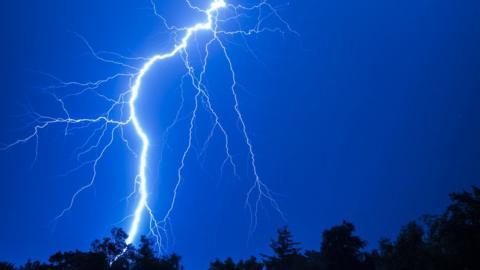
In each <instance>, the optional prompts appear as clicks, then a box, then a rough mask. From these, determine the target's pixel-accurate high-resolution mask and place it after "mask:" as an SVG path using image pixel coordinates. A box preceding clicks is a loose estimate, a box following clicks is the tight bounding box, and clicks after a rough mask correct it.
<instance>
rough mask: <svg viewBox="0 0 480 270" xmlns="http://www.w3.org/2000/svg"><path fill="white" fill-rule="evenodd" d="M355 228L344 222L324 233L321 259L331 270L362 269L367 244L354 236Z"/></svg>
mask: <svg viewBox="0 0 480 270" xmlns="http://www.w3.org/2000/svg"><path fill="white" fill-rule="evenodd" d="M354 231H355V226H353V224H352V223H350V222H346V221H344V222H343V223H342V224H341V225H338V226H334V227H332V228H331V229H329V230H325V231H324V232H323V240H322V244H321V248H320V257H321V260H322V263H323V265H324V266H325V267H326V269H329V270H351V269H360V268H361V267H362V262H363V258H364V253H363V252H362V249H363V248H364V247H365V245H366V243H365V241H363V240H362V239H360V237H358V236H355V235H353V232H354Z"/></svg>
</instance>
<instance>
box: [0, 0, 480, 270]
mask: <svg viewBox="0 0 480 270" xmlns="http://www.w3.org/2000/svg"><path fill="white" fill-rule="evenodd" d="M276 3H282V2H276ZM158 10H159V12H160V13H162V14H164V15H165V17H166V18H167V19H169V20H170V21H172V22H174V23H176V24H182V22H184V21H186V22H188V23H191V22H192V21H193V20H194V19H192V14H191V13H189V12H188V11H187V9H186V8H185V5H183V4H179V1H173V0H172V1H162V3H161V4H159V5H158ZM279 10H280V13H281V14H282V15H283V16H284V18H285V19H286V20H287V21H288V22H289V23H290V25H291V26H292V27H293V28H294V29H295V30H297V31H298V32H299V33H300V37H299V38H298V37H296V36H295V35H288V34H287V35H285V36H282V35H280V34H271V33H270V34H264V35H260V36H256V37H250V38H248V39H247V42H248V44H249V47H250V48H251V49H252V50H253V53H254V55H255V56H256V57H254V56H253V54H252V52H250V51H249V50H247V49H246V47H245V46H244V43H243V42H241V40H240V39H230V40H229V41H228V44H229V48H230V52H231V55H232V60H233V62H234V65H235V66H236V71H237V75H238V82H239V84H240V87H239V98H240V102H241V108H242V109H243V112H244V116H245V120H246V122H247V124H248V127H249V131H250V134H251V135H252V136H251V137H252V141H253V143H254V146H255V148H256V152H257V155H258V156H257V159H258V167H259V172H260V174H261V176H262V178H263V179H264V181H265V182H266V183H267V184H268V185H269V186H270V188H271V189H272V190H273V191H274V192H275V194H276V198H277V201H278V203H279V204H280V206H281V208H282V210H283V211H284V213H285V214H286V217H287V223H288V224H289V226H290V227H291V228H292V230H293V233H294V235H295V236H296V238H297V239H298V240H299V241H300V242H303V243H304V246H305V247H307V248H318V247H319V243H320V235H321V232H322V231H323V230H324V229H326V228H328V227H330V226H332V225H335V224H338V223H339V222H341V221H342V220H343V219H347V220H351V221H352V222H354V224H356V226H357V230H358V233H359V234H360V235H361V236H362V237H363V238H365V239H366V240H367V241H368V242H369V244H370V246H373V247H374V246H375V245H376V243H377V241H378V240H379V239H380V238H381V237H392V236H394V235H395V234H396V232H397V231H398V230H399V228H400V227H401V225H402V224H405V223H406V222H408V221H410V220H412V219H415V218H417V217H419V216H420V215H422V214H427V213H439V212H440V211H442V209H444V207H445V206H446V205H447V203H448V197H447V194H448V193H449V192H451V191H458V190H461V189H464V188H468V187H469V186H470V185H472V184H479V183H480V180H479V177H480V166H479V164H480V140H479V138H480V50H479V48H480V19H479V18H480V2H478V1H474V0H465V1H454V0H416V1H413V0H403V1H379V0H367V1H354V0H341V1H313V0H310V1H293V2H291V3H290V5H289V6H287V7H284V6H283V7H282V8H280V9H279ZM196 19H198V18H196ZM164 30H165V29H164V28H162V25H161V23H160V21H159V20H158V19H157V18H156V17H155V16H153V14H152V12H151V9H150V5H149V1H148V0H144V1H143V0H142V1H113V0H104V1H96V0H95V1H94V0H84V1H63V0H50V1H33V0H30V1H26V0H25V1H2V2H1V3H0V35H1V37H2V38H1V40H2V42H1V45H0V47H1V51H0V52H1V54H2V57H1V59H2V61H0V71H1V72H0V74H1V75H0V76H1V82H2V90H1V93H2V98H1V99H0V102H1V104H0V110H1V115H0V120H1V121H2V124H3V125H2V128H1V133H0V141H1V142H11V141H12V140H15V139H16V138H19V137H22V136H25V135H26V134H27V133H28V132H29V131H30V130H29V129H28V126H27V124H28V123H27V121H26V118H25V117H23V116H22V114H24V113H26V112H28V110H29V109H30V108H33V109H35V110H36V111H39V112H42V113H45V114H54V113H56V114H58V113H61V111H60V110H59V109H58V106H57V105H58V104H56V103H54V102H52V100H51V99H50V98H49V96H47V95H45V94H43V93H42V91H41V90H40V89H41V88H42V87H45V86H48V85H49V84H51V83H52V80H51V79H49V78H48V77H46V76H44V75H41V74H40V72H39V71H41V72H46V73H50V74H54V75H55V76H58V77H60V78H62V79H65V80H78V81H85V80H91V79H99V78H102V77H105V76H106V75H108V74H111V73H113V72H121V71H122V69H121V68H118V67H116V66H111V65H106V64H102V63H98V62H97V61H95V59H93V58H92V57H91V56H90V55H89V54H88V51H87V49H86V48H85V46H84V44H83V43H82V42H81V40H79V39H78V38H76V37H75V35H74V34H72V32H78V33H81V34H82V35H84V36H85V37H86V38H87V39H88V40H89V41H90V42H91V44H92V46H94V47H95V48H96V49H98V50H110V51H116V52H119V53H122V54H125V55H131V56H144V55H145V56H146V55H151V54H152V53H154V52H162V51H165V50H166V49H168V48H170V46H171V43H169V42H168V41H169V37H170V36H169V35H168V34H166V33H165V32H164ZM219 54H220V51H219V50H218V48H217V49H214V50H213V56H212V62H211V63H212V73H211V74H209V76H210V77H209V80H208V82H209V85H210V86H211V87H212V96H213V97H214V100H215V101H214V102H215V104H218V105H217V107H218V108H219V110H220V111H222V112H224V115H227V116H226V119H227V120H229V121H227V122H228V124H227V126H228V127H229V128H230V129H231V130H236V129H237V128H238V123H237V122H236V121H234V119H230V118H229V117H231V116H228V113H229V112H228V109H229V108H230V107H229V106H230V105H231V103H230V102H231V99H230V97H229V96H228V95H226V94H225V91H226V90H228V89H226V88H225V87H224V86H225V84H226V83H227V82H228V74H227V73H226V72H225V71H224V70H223V71H222V67H224V64H225V63H224V62H223V60H222V58H221V57H219ZM179 63H180V62H179V61H178V60H172V61H171V62H169V63H166V64H161V65H158V66H157V67H155V69H154V70H153V71H154V72H153V73H152V75H150V76H151V77H148V78H147V79H148V82H147V83H146V85H145V87H144V89H145V91H144V92H143V96H142V98H143V99H141V100H140V102H141V103H142V108H143V111H142V112H141V115H140V117H141V119H142V120H143V121H144V122H145V123H147V124H146V125H147V127H146V128H147V129H148V130H149V133H150V134H157V136H154V138H153V139H152V140H153V144H154V147H153V150H152V152H153V154H152V160H153V161H152V165H151V166H150V168H149V175H150V176H151V178H152V179H154V180H152V181H153V183H152V190H155V191H154V192H152V197H154V198H155V199H154V201H153V203H154V205H155V208H156V210H157V211H159V212H161V211H164V210H165V205H166V203H167V202H168V198H169V197H168V196H170V195H169V194H170V193H169V192H168V191H169V188H170V187H171V186H169V185H171V183H170V182H169V181H168V180H165V179H171V178H172V177H173V176H174V175H175V167H176V166H177V163H178V154H179V153H180V150H181V149H182V147H184V144H185V138H186V137H185V134H184V133H182V132H183V131H182V130H183V129H182V128H184V127H185V124H186V123H185V122H181V123H180V124H179V126H178V128H177V129H175V130H174V133H173V134H172V136H171V137H170V141H169V145H170V147H171V148H169V150H167V152H166V154H165V155H164V158H163V162H162V163H161V166H158V164H159V163H158V160H159V158H160V155H159V149H160V145H161V142H162V136H161V133H162V131H163V130H164V129H165V127H166V126H168V123H169V121H171V119H172V118H173V116H174V115H175V110H176V108H177V106H178V100H179V91H178V89H177V85H178V82H179V80H180V76H181V75H182V70H181V65H180V64H179ZM122 87H124V84H122V83H121V82H119V83H113V84H112V85H110V86H109V87H107V88H106V89H105V91H107V93H118V91H119V89H121V88H122ZM222 87H223V88H222ZM187 104H188V100H187ZM69 106H71V107H72V108H73V111H75V113H76V114H78V115H80V114H86V113H87V114H88V113H93V112H95V111H96V110H97V107H96V106H98V104H96V103H93V102H89V100H88V98H87V99H86V100H81V101H71V103H69ZM199 123H201V124H204V125H208V123H209V121H208V117H207V116H205V115H204V116H203V118H201V119H200V120H199ZM26 127H27V128H26ZM203 127H206V126H203ZM207 131H208V128H199V129H198V130H197V132H196V140H198V142H197V145H196V146H197V147H196V150H199V149H200V148H201V145H202V140H203V139H202V138H204V137H202V136H204V135H205V132H207ZM82 135H83V137H82ZM237 135H238V134H237ZM237 135H232V137H233V138H234V139H232V140H233V142H232V145H233V151H234V156H235V159H237V160H238V163H239V164H240V165H239V166H240V170H241V171H240V175H241V176H243V177H241V178H240V179H237V178H235V177H233V176H232V174H231V172H230V171H229V170H228V167H226V168H225V170H224V172H223V174H221V172H220V164H221V161H222V160H223V158H224V153H223V152H222V151H221V150H222V142H223V141H222V137H221V136H219V135H218V134H217V136H216V137H215V139H214V140H213V141H212V144H211V147H210V148H209V150H208V151H207V152H205V155H203V156H200V157H198V158H197V156H198V152H199V151H195V152H194V153H193V154H192V155H191V157H190V158H189V159H188V161H189V163H188V166H187V169H186V174H185V182H184V184H183V185H182V187H181V191H180V195H179V199H178V204H177V208H176V209H175V213H174V215H173V217H172V235H171V237H170V245H169V250H170V251H172V250H175V251H177V252H178V253H180V254H181V255H182V256H184V262H185V264H186V265H187V267H189V269H201V268H205V267H206V265H207V263H208V262H209V261H210V260H211V259H213V258H214V257H225V256H227V255H231V256H234V257H235V258H239V257H245V256H247V255H250V254H258V253H259V252H266V251H267V246H268V239H269V237H271V236H273V235H274V233H275V228H278V227H279V226H281V225H283V224H284V223H285V222H284V221H282V220H281V219H280V218H279V216H278V215H277V214H276V213H275V211H273V210H272V209H271V207H269V205H268V203H265V204H264V208H262V210H261V211H260V219H259V226H258V228H257V230H256V232H255V233H254V234H253V236H252V237H251V239H250V240H247V236H248V229H249V223H250V220H249V216H248V212H247V211H246V210H245V209H244V207H243V203H244V200H245V194H246V190H247V188H248V187H249V185H250V183H251V181H252V179H251V175H249V173H248V171H247V167H246V165H245V164H247V155H246V152H245V149H244V148H242V147H243V146H242V144H241V137H238V136H237ZM84 139H85V134H79V135H78V136H71V137H67V138H64V137H63V129H62V127H59V128H53V129H51V130H48V131H45V132H43V133H42V134H41V136H40V144H39V156H38V161H37V162H36V163H34V164H33V166H32V161H33V159H34V155H35V154H34V153H35V145H34V144H32V143H30V144H25V145H22V146H19V147H16V148H14V149H12V150H9V151H7V152H2V153H0V212H1V215H0V216H1V219H0V221H1V222H0V260H9V261H14V262H16V263H20V262H24V261H25V260H26V259H28V258H34V259H46V258H47V256H48V255H50V254H51V253H53V252H54V251H57V250H67V249H74V248H81V249H86V248H88V245H89V243H90V242H91V241H92V240H93V239H95V238H98V237H103V236H105V235H107V234H108V231H109V229H110V228H111V227H112V226H126V225H127V224H125V223H123V224H122V223H119V224H117V222H118V221H119V220H121V219H122V218H123V217H124V216H126V215H128V213H129V211H130V210H131V208H132V205H133V204H132V202H130V203H128V202H126V201H125V200H122V199H123V198H124V197H125V196H126V195H127V194H128V193H129V191H130V189H131V187H132V185H131V179H132V174H134V173H135V164H136V163H135V161H134V160H133V158H132V157H131V156H130V155H129V154H128V151H127V150H126V149H125V147H123V146H122V144H121V143H120V142H117V143H115V144H114V145H113V147H112V148H111V150H110V151H109V153H108V154H107V155H106V157H105V159H104V160H103V161H102V163H101V165H99V175H98V178H97V183H96V185H95V187H94V188H92V189H90V190H88V191H86V192H85V193H83V194H82V195H81V196H80V197H79V198H78V201H77V203H76V204H75V206H74V208H73V209H72V211H71V212H69V213H68V214H67V215H66V216H65V217H64V218H63V219H61V220H59V221H58V222H52V220H53V218H54V217H55V216H56V215H57V214H58V213H59V211H61V210H62V209H63V208H64V207H65V206H66V205H67V204H68V202H69V199H70V196H71V195H72V193H73V192H74V191H75V189H76V188H78V187H79V186H82V185H84V184H85V183H86V182H88V176H89V173H90V171H91V170H89V169H88V168H85V169H82V170H80V171H77V172H75V173H72V174H71V175H69V176H67V177H64V178H60V177H58V175H60V174H62V173H64V172H66V171H68V170H69V169H71V168H73V167H74V166H75V157H74V156H73V155H72V153H73V150H74V149H75V147H76V146H78V144H82V143H83V142H84ZM134 147H135V145H134ZM159 179H160V180H159ZM144 229H145V228H144Z"/></svg>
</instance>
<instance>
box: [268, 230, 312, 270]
mask: <svg viewBox="0 0 480 270" xmlns="http://www.w3.org/2000/svg"><path fill="white" fill-rule="evenodd" d="M299 245H300V243H299V242H295V241H293V236H292V233H291V232H290V230H289V229H288V227H286V226H285V227H283V228H281V229H279V230H277V239H271V243H270V248H271V249H272V251H273V253H274V255H273V256H269V255H264V254H262V257H263V263H264V264H265V267H266V269H267V270H290V269H303V268H305V267H306V259H305V257H304V256H303V255H302V254H301V252H300V250H301V249H300V248H299V247H298V246H299Z"/></svg>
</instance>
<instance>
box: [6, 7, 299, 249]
mask: <svg viewBox="0 0 480 270" xmlns="http://www.w3.org/2000/svg"><path fill="white" fill-rule="evenodd" d="M186 3H187V5H188V6H189V8H191V9H192V10H194V11H196V12H199V13H201V14H203V15H204V16H205V20H204V21H203V22H199V23H197V24H195V25H193V26H190V27H177V26H173V25H169V24H168V22H167V20H166V19H165V18H164V17H162V16H161V15H160V13H159V12H158V10H157V6H156V4H155V1H154V0H151V5H152V8H153V11H154V13H155V15H156V16H158V17H159V18H160V19H161V21H162V22H163V24H164V25H165V27H166V28H167V29H168V30H170V31H172V32H173V33H175V36H181V38H180V39H178V40H176V45H174V47H173V49H172V50H170V51H168V52H166V53H162V54H155V55H153V56H152V57H149V58H145V57H138V58H131V57H125V56H122V55H120V54H117V53H114V52H106V51H103V52H97V51H95V50H94V49H93V47H92V46H91V45H90V43H89V42H88V41H87V40H86V39H85V38H84V37H83V36H81V35H78V34H77V36H78V37H79V38H80V39H81V40H82V41H83V42H84V43H85V45H86V46H87V48H88V49H89V51H90V53H91V54H92V55H93V56H94V57H95V58H96V59H97V60H98V61H101V62H105V63H108V64H114V65H118V66H121V67H122V68H124V69H125V70H127V71H128V72H124V73H116V74H113V75H111V76H109V77H106V78H104V79H101V80H97V81H88V82H75V81H68V82H66V81H63V80H61V79H59V78H56V77H54V76H52V75H48V74H47V75H48V76H50V77H51V78H53V79H54V80H56V81H57V84H55V85H53V86H50V87H47V88H46V91H47V92H48V93H50V94H51V96H52V98H53V99H54V100H55V101H56V102H58V104H59V105H60V107H61V110H62V111H63V114H64V116H61V117H52V116H48V115H42V114H39V113H37V112H33V111H32V112H31V115H32V121H31V126H33V130H32V132H31V133H30V134H28V135H27V136H26V137H24V138H22V139H19V140H17V141H14V142H13V143H10V144H7V145H4V146H3V147H1V148H0V150H8V149H10V148H12V147H15V146H17V145H19V144H23V143H27V142H29V141H32V140H33V141H34V142H35V160H36V159H37V156H38V143H39V136H40V133H41V132H42V131H43V130H45V129H47V128H49V127H51V126H54V125H63V126H64V135H65V136H67V135H68V134H70V133H73V132H75V131H76V130H80V129H86V128H93V132H91V133H90V136H88V137H87V138H86V140H85V142H84V143H83V144H82V145H80V146H79V147H78V148H77V149H76V150H75V152H76V154H77V160H78V162H79V164H78V167H76V168H73V169H72V170H70V171H68V172H67V173H66V174H65V175H68V174H69V173H72V172H74V171H76V170H79V169H81V168H83V167H85V166H91V167H92V173H91V177H90V179H89V181H88V183H87V184H86V185H84V186H82V187H80V188H79V189H78V190H77V191H76V192H75V193H74V194H73V195H72V197H71V200H70V202H69V204H68V205H67V207H66V208H64V209H63V210H62V211H61V212H60V213H59V215H58V216H57V217H56V218H57V219H58V218H61V217H62V216H63V215H65V213H67V212H68V211H70V210H71V209H72V207H73V206H74V204H75V202H76V200H77V198H78V197H79V195H80V194H81V193H82V192H83V191H85V190H87V189H89V188H90V187H92V186H93V185H94V184H95V181H96V178H97V167H98V164H99V162H100V161H101V160H102V159H103V158H104V155H105V153H106V152H107V151H108V150H109V148H110V147H111V145H112V144H113V142H114V141H115V139H116V138H120V140H122V141H123V142H124V144H125V146H126V148H127V149H128V150H129V151H130V152H131V153H132V154H133V155H134V156H135V157H137V159H138V171H137V175H136V177H135V179H134V190H133V192H132V193H131V194H130V195H129V197H132V196H135V195H136V196H138V201H137V202H136V207H135V209H134V211H133V212H132V213H131V214H130V215H129V216H127V217H126V218H125V219H124V220H126V219H132V220H131V223H130V227H129V229H128V238H127V240H126V243H127V244H131V243H133V242H134V241H135V239H136V238H137V236H138V234H139V227H140V225H141V223H142V218H143V217H144V215H145V214H146V215H147V216H148V218H149V228H150V233H151V235H153V236H154V237H155V239H156V241H157V245H158V247H159V248H161V247H162V237H163V236H164V235H166V230H167V225H168V224H169V220H170V217H171V214H172V212H173V211H174V208H175V202H176V200H177V194H178V192H179V188H180V185H181V183H182V181H183V172H184V170H185V167H186V165H187V164H186V159H187V157H188V155H189V154H190V152H191V149H192V143H193V142H192V140H193V130H194V128H195V125H196V120H197V114H198V111H199V107H200V104H201V102H203V104H205V107H206V109H207V111H208V112H209V113H210V114H211V115H212V116H213V117H212V119H213V126H212V129H211V132H210V134H209V136H208V138H207V141H206V142H205V145H207V144H208V142H209V141H210V139H211V138H212V136H213V134H214V132H215V130H219V131H220V132H221V133H222V134H223V138H224V142H225V144H224V147H225V154H226V158H225V160H224V162H223V165H222V168H223V166H224V165H225V164H230V165H231V167H232V169H233V172H234V174H236V164H235V161H234V158H233V157H232V154H231V151H230V138H229V132H228V131H227V129H226V128H225V125H224V124H223V122H222V117H221V116H220V115H219V114H218V113H217V112H216V111H215V109H214V106H213V104H212V102H211V99H210V95H209V92H208V90H207V87H206V84H205V75H206V71H207V65H208V59H209V57H210V48H211V46H213V45H214V44H216V45H218V46H219V47H220V48H221V52H222V53H223V57H224V59H225V60H226V63H227V65H228V70H229V71H230V74H231V86H230V90H229V91H230V92H231V95H232V97H233V102H234V104H233V110H234V112H235V115H236V118H237V119H238V121H239V123H240V129H241V134H242V136H243V140H244V142H245V145H246V147H247V150H248V155H249V166H250V167H251V173H252V177H253V179H254V181H253V184H252V186H251V187H250V189H249V190H248V192H247V194H246V200H245V205H246V207H247V208H248V209H249V212H250V214H251V228H250V231H251V232H253V231H254V230H255V228H256V226H257V222H258V209H259V207H260V203H261V200H262V198H265V199H267V200H268V201H269V202H270V204H271V205H272V207H273V208H274V209H275V210H276V211H277V212H278V213H279V214H280V215H281V216H282V217H283V213H282V211H281V209H280V207H279V205H278V204H277V202H276V201H275V199H274V196H273V195H272V192H271V191H270V189H269V188H268V187H267V185H266V184H265V183H264V182H263V181H262V180H261V178H260V176H259V173H258V169H257V161H256V156H255V151H254V146H253V143H252V140H251V138H250V136H249V134H248V128H247V125H246V123H245V119H244V116H243V114H242V112H241V110H240V103H239V98H238V95H237V75H236V73H235V70H234V65H233V61H232V58H231V57H230V55H229V53H228V50H227V47H226V46H225V44H224V41H222V37H227V36H233V35H240V36H242V37H243V38H245V37H247V36H251V35H254V34H259V33H262V32H279V33H282V34H285V33H286V32H290V33H294V34H298V33H296V32H295V31H294V30H292V29H291V27H290V25H289V24H288V23H287V22H286V21H285V20H284V19H283V18H282V17H281V16H280V14H279V13H278V10H277V8H276V7H274V6H272V5H271V4H270V3H268V2H267V1H266V0H263V1H261V2H259V3H257V4H255V5H252V6H244V5H238V4H230V3H227V2H226V1H225V0H212V1H211V2H210V3H209V5H208V6H207V8H201V7H199V6H196V5H194V4H192V2H191V1H189V0H186ZM222 11H225V13H226V14H230V15H228V16H222V15H221V14H222ZM227 11H228V12H227ZM249 12H255V13H256V23H255V25H253V26H251V27H248V28H246V29H244V28H243V27H242V25H241V24H240V23H239V22H238V19H239V18H241V17H242V16H246V15H245V13H249ZM231 14H233V15H231ZM270 18H276V20H277V21H279V22H280V24H281V26H280V27H270V26H268V24H267V23H266V21H267V20H269V19H270ZM229 22H237V23H236V25H237V27H236V28H235V29H233V30H225V29H223V28H222V27H221V25H223V24H226V23H229ZM198 32H207V33H209V34H210V35H211V38H210V39H209V40H208V42H206V44H205V47H204V49H203V50H204V57H203V61H202V65H201V67H200V70H199V72H198V71H196V70H195V68H194V65H193V64H192V63H191V60H190V55H189V45H190V43H191V42H192V38H193V37H194V36H195V34H196V33H198ZM245 45H246V46H247V48H249V47H248V45H247V43H245ZM107 56H110V57H107ZM173 57H180V58H181V60H182V61H183V63H184V66H185V70H186V73H185V75H184V77H183V78H182V86H183V83H184V80H185V79H186V78H188V79H189V81H190V83H191V86H192V87H193V88H194V89H195V95H194V108H193V110H192V111H191V113H190V120H189V128H188V140H187V146H186V147H185V149H184V151H183V153H182V155H181V160H180V163H179V164H180V165H179V167H178V169H177V174H176V182H175V183H176V184H175V186H174V189H173V194H172V200H171V202H170V205H169V207H168V210H167V211H166V213H165V215H164V216H163V217H162V218H161V219H158V218H156V216H155V214H154V211H153V210H152V208H151V206H150V205H149V194H150V192H149V189H148V183H149V182H148V175H147V172H146V171H147V168H148V161H149V159H148V155H149V151H150V139H149V136H148V134H147V133H146V132H145V130H144V129H143V127H142V123H141V121H140V119H139V118H138V114H137V113H138V110H139V108H138V107H137V103H136V102H137V99H138V98H139V96H140V92H141V89H142V84H143V81H144V77H145V75H146V74H148V73H149V72H150V70H151V68H152V67H153V66H154V65H155V64H156V63H158V62H161V61H162V60H165V59H169V58H173ZM127 60H131V61H140V62H143V64H141V65H140V66H134V65H130V64H126V63H125V62H124V61H127ZM120 79H128V81H129V87H128V88H127V89H126V90H125V91H123V92H121V93H120V94H119V95H118V96H117V97H114V98H112V97H109V96H107V95H105V94H102V93H100V92H99V89H100V88H102V87H105V86H106V85H107V84H109V83H111V82H112V81H115V80H120ZM58 89H75V91H72V92H71V93H69V94H66V95H63V96H58V95H56V94H55V90H58ZM85 93H93V94H94V95H96V96H97V97H99V98H100V99H102V100H103V101H105V102H107V103H108V104H110V105H109V106H108V107H107V109H106V110H105V112H104V113H102V114H100V115H98V116H96V117H93V118H90V117H87V118H76V117H73V116H72V115H73V114H72V113H71V112H70V111H69V110H68V108H67V106H66V105H65V102H64V101H65V100H66V99H69V98H74V97H77V96H80V95H83V94H85ZM182 97H183V96H182ZM182 107H183V103H182ZM182 107H181V108H180V109H179V111H178V112H177V116H176V117H175V120H174V121H173V122H172V123H171V125H170V126H169V127H168V128H167V132H166V133H168V131H169V129H170V128H172V127H173V126H174V125H175V124H176V123H177V121H178V118H179V113H180V111H181V110H182ZM116 111H120V112H121V113H120V116H118V115H116V114H115V112H116ZM125 111H127V113H126V112H125ZM128 126H130V127H133V128H134V130H135V134H136V136H137V137H138V139H139V141H140V142H141V149H140V151H139V153H137V152H136V151H135V150H134V149H133V148H132V147H131V146H130V143H129V141H128V140H127V139H126V137H125V135H124V129H125V128H126V127H128ZM205 145H204V146H205ZM92 153H97V154H96V155H94V157H93V158H85V157H89V156H90V155H91V154H92Z"/></svg>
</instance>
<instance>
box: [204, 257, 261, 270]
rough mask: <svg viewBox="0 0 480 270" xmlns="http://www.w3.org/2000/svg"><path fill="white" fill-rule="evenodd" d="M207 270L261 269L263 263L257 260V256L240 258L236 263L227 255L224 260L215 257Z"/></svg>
mask: <svg viewBox="0 0 480 270" xmlns="http://www.w3.org/2000/svg"><path fill="white" fill-rule="evenodd" d="M208 269H209V270H262V269H263V264H262V263H261V262H258V261H257V258H256V257H254V256H251V257H250V258H249V259H248V260H245V261H244V260H240V261H239V262H238V263H237V264H235V262H234V261H233V259H232V258H230V257H228V258H227V259H226V260H225V261H223V262H222V261H221V260H219V259H216V260H215V261H213V262H212V263H210V267H209V268H208Z"/></svg>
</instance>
